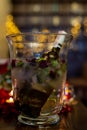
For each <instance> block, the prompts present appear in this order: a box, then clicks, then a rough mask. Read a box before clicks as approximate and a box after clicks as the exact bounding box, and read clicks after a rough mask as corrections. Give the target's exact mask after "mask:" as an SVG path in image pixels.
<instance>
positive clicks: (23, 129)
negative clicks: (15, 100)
mask: <svg viewBox="0 0 87 130" xmlns="http://www.w3.org/2000/svg"><path fill="white" fill-rule="evenodd" d="M0 130H87V107H86V106H84V105H83V104H82V103H81V102H80V101H77V100H75V101H73V110H72V111H71V112H70V113H68V116H64V115H63V116H62V117H61V120H60V122H59V123H58V124H56V125H54V126H45V127H31V126H27V125H24V124H21V123H19V122H18V121H17V120H11V121H5V120H4V119H2V117H0Z"/></svg>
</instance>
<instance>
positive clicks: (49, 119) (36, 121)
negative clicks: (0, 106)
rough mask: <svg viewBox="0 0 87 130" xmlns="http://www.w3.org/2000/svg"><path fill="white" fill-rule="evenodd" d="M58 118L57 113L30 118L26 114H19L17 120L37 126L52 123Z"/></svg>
mask: <svg viewBox="0 0 87 130" xmlns="http://www.w3.org/2000/svg"><path fill="white" fill-rule="evenodd" d="M59 120H60V117H59V115H57V114H55V115H51V116H41V117H38V118H30V117H27V116H23V115H19V116H18V121H19V122H21V123H23V124H26V125H31V126H39V125H52V124H56V123H58V122H59Z"/></svg>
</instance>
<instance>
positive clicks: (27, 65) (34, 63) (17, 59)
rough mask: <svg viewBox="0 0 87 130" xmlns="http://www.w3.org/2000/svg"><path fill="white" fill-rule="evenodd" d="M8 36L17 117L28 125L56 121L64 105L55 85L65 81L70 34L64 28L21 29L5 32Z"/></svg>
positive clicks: (60, 85) (58, 85)
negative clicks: (17, 32) (25, 31)
mask: <svg viewBox="0 0 87 130" xmlns="http://www.w3.org/2000/svg"><path fill="white" fill-rule="evenodd" d="M7 40H8V44H9V49H10V57H11V64H12V70H11V73H12V88H13V94H14V95H13V96H14V102H15V104H16V106H17V108H18V110H19V111H20V115H19V116H18V120H19V121H20V122H22V123H24V124H27V125H45V124H47V125H48V124H55V123H57V122H58V121H59V116H58V114H57V112H58V111H59V110H61V107H62V105H63V104H62V102H61V101H60V98H61V96H59V95H58V89H60V88H61V87H62V85H63V84H64V82H65V77H66V76H65V75H66V63H67V52H68V48H69V44H70V42H71V40H72V35H71V34H67V33H66V32H64V31H59V32H58V33H50V32H47V33H45V32H37V33H20V34H12V35H9V36H7Z"/></svg>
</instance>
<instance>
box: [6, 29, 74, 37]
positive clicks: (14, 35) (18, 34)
mask: <svg viewBox="0 0 87 130" xmlns="http://www.w3.org/2000/svg"><path fill="white" fill-rule="evenodd" d="M34 34H43V35H46V34H48V35H49V34H51V35H54V36H55V35H56V36H57V35H64V36H72V37H73V35H72V34H71V33H67V32H63V33H61V32H39V31H38V32H19V33H12V34H8V35H6V38H11V37H16V36H20V35H22V36H23V35H34Z"/></svg>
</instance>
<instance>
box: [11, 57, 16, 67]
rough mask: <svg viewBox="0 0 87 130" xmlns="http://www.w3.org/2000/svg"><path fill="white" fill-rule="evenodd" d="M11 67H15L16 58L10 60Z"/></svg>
mask: <svg viewBox="0 0 87 130" xmlns="http://www.w3.org/2000/svg"><path fill="white" fill-rule="evenodd" d="M11 65H12V67H15V66H16V60H15V59H14V60H12V63H11Z"/></svg>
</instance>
